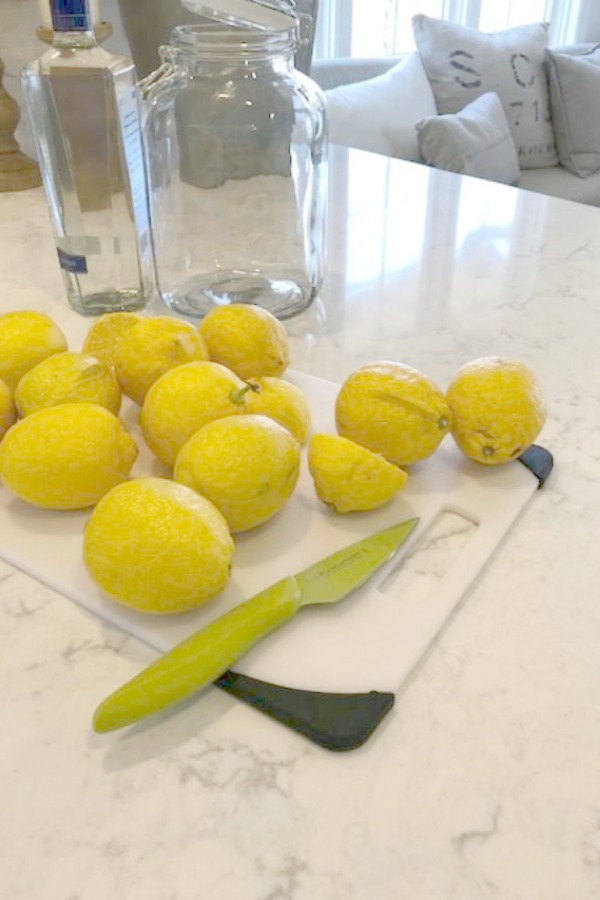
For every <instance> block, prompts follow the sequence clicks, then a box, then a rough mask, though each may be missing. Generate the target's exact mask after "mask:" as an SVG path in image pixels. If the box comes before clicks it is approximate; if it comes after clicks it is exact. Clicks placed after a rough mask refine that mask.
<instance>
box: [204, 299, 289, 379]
mask: <svg viewBox="0 0 600 900" xmlns="http://www.w3.org/2000/svg"><path fill="white" fill-rule="evenodd" d="M198 329H199V331H200V334H201V335H202V337H203V338H204V341H205V343H206V346H207V348H208V353H209V355H210V358H211V359H212V360H213V361H214V362H218V363H221V364H222V365H224V366H227V367H228V368H229V369H232V370H233V371H234V372H235V373H236V375H239V377H240V378H252V377H253V376H255V375H283V373H284V372H285V370H286V369H287V367H288V366H289V364H290V345H289V339H288V334H287V331H286V329H285V326H284V325H283V324H282V323H281V322H280V321H279V319H277V318H276V317H275V316H274V315H273V313H270V312H269V311H268V310H266V309H262V307H260V306H256V305H254V304H252V303H231V304H230V305H229V306H216V307H215V308H214V309H211V310H210V312H208V313H207V314H206V315H205V316H204V318H203V319H202V321H201V322H200V325H199V326H198Z"/></svg>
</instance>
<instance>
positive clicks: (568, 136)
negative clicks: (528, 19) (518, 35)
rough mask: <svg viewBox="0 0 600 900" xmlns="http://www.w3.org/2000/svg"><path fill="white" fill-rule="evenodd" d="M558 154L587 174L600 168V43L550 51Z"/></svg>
mask: <svg viewBox="0 0 600 900" xmlns="http://www.w3.org/2000/svg"><path fill="white" fill-rule="evenodd" d="M546 66H547V69H548V80H549V83H550V103H551V106H552V119H553V121H554V133H555V135H556V146H557V149H558V158H559V160H560V163H561V165H563V166H564V167H565V169H569V171H570V172H573V173H574V174H575V175H579V177H580V178H587V177H588V175H592V174H593V173H594V172H597V171H598V169H600V46H599V47H597V48H594V50H593V51H592V52H590V53H586V54H582V55H580V56H571V55H570V54H567V53H556V52H553V51H550V50H547V51H546Z"/></svg>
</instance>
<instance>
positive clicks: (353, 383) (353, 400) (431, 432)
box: [335, 362, 451, 466]
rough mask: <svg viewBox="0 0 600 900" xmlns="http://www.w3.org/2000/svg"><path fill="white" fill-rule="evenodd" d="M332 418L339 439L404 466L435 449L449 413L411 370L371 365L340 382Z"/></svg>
mask: <svg viewBox="0 0 600 900" xmlns="http://www.w3.org/2000/svg"><path fill="white" fill-rule="evenodd" d="M335 418H336V427H337V430H338V432H339V434H340V435H341V436H342V437H345V438H348V439H349V440H351V441H355V442H356V443H357V444H361V445H362V446H363V447H366V448H367V449H368V450H372V451H373V452H374V453H381V455H382V456H384V457H385V458H386V459H387V460H388V461H389V462H392V463H394V464H395V465H397V466H410V465H413V463H417V462H419V461H420V460H422V459H426V457H428V456H430V455H431V454H432V453H433V452H434V450H436V449H437V447H438V446H439V444H440V442H441V441H442V439H443V438H444V437H445V435H446V434H447V433H448V431H449V430H450V421H451V412H450V407H449V406H448V402H447V400H446V398H445V396H444V394H443V393H442V391H441V390H440V388H439V387H438V386H437V385H436V384H435V383H434V382H433V381H431V379H430V378H428V377H427V376H426V375H423V374H422V373H421V372H419V371H418V370H417V369H414V368H412V367H411V366H407V365H404V364H403V363H399V362H374V363H370V364H368V365H366V366H362V368H360V369H357V370H356V371H355V372H353V373H352V374H351V375H350V376H349V377H348V378H347V379H346V380H345V381H344V383H343V384H342V386H341V388H340V390H339V392H338V395H337V399H336V405H335Z"/></svg>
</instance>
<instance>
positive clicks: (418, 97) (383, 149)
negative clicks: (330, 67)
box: [325, 53, 436, 161]
mask: <svg viewBox="0 0 600 900" xmlns="http://www.w3.org/2000/svg"><path fill="white" fill-rule="evenodd" d="M325 96H326V98H327V118H328V123H329V140H330V141H331V142H332V143H334V144H343V145H344V146H346V147H357V148H358V149H359V150H371V151H372V152H374V153H383V154H385V155H386V156H399V157H402V158H403V159H411V160H416V161H418V160H419V147H418V144H417V129H416V127H415V123H416V121H417V119H422V118H424V117H425V116H433V115H435V112H436V108H435V100H434V99H433V93H432V91H431V87H430V85H429V81H428V80H427V76H426V74H425V70H424V69H423V65H422V63H421V58H420V56H419V54H418V53H412V54H410V55H409V56H408V57H406V59H403V60H402V61H401V62H399V63H398V64H397V65H395V66H394V67H393V68H392V69H390V70H389V71H388V72H386V73H385V74H384V75H379V76H378V77H376V78H370V79H369V80H368V81H360V82H355V83H354V84H344V85H341V86H340V87H337V88H332V89H331V90H329V91H326V92H325Z"/></svg>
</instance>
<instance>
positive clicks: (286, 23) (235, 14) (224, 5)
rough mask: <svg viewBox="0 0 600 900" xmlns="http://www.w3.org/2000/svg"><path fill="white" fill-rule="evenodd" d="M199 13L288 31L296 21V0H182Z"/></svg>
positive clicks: (251, 26) (220, 19) (223, 19)
mask: <svg viewBox="0 0 600 900" xmlns="http://www.w3.org/2000/svg"><path fill="white" fill-rule="evenodd" d="M181 2H182V5H183V6H184V7H185V8H186V9H189V11H190V12H193V13H196V14H197V15H202V16H207V17H208V18H210V19H217V20H218V21H219V22H228V23H229V24H230V25H237V26H244V27H246V28H260V29H261V30H264V31H285V30H287V29H289V28H292V27H293V26H294V25H295V24H296V21H297V17H296V12H295V9H296V4H295V2H294V0H181Z"/></svg>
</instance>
